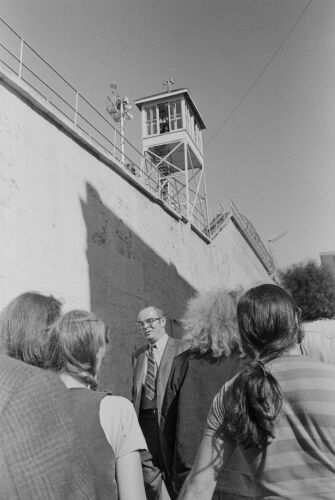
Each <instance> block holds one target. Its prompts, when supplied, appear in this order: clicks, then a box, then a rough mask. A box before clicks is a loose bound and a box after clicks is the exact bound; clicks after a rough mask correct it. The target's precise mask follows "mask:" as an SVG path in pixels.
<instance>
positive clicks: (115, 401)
mask: <svg viewBox="0 0 335 500" xmlns="http://www.w3.org/2000/svg"><path fill="white" fill-rule="evenodd" d="M101 403H104V405H105V406H108V407H110V408H115V409H116V408H117V409H119V410H124V411H135V410H134V406H133V403H131V402H130V401H129V399H127V398H125V397H123V396H114V395H113V394H108V393H106V395H105V397H104V398H103V399H102V401H101Z"/></svg>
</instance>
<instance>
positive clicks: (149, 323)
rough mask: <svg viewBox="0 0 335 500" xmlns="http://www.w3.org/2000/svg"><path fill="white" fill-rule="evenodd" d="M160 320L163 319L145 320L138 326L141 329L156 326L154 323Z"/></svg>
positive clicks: (139, 322) (138, 323)
mask: <svg viewBox="0 0 335 500" xmlns="http://www.w3.org/2000/svg"><path fill="white" fill-rule="evenodd" d="M159 319H162V318H148V319H145V320H144V321H138V322H137V323H136V325H137V326H138V327H139V328H143V327H144V326H145V325H148V326H152V325H153V324H154V322H155V321H158V320H159Z"/></svg>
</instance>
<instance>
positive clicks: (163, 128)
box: [145, 100, 183, 135]
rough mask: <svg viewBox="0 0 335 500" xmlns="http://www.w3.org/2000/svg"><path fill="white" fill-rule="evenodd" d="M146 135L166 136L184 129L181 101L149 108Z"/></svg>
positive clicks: (147, 108) (146, 111) (147, 109)
mask: <svg viewBox="0 0 335 500" xmlns="http://www.w3.org/2000/svg"><path fill="white" fill-rule="evenodd" d="M145 113H146V115H145V116H146V121H145V124H146V134H147V135H155V134H166V133H167V132H173V131H174V130H178V129H182V128H183V115H182V107H181V100H178V101H171V102H162V103H159V104H157V105H152V106H147V107H146V108H145Z"/></svg>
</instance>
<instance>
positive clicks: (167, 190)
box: [0, 18, 208, 237]
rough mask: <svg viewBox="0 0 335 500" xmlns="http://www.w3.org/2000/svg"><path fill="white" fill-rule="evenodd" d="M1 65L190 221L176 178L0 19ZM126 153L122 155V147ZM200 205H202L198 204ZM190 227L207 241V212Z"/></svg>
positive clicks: (195, 212) (182, 188) (196, 216)
mask: <svg viewBox="0 0 335 500" xmlns="http://www.w3.org/2000/svg"><path fill="white" fill-rule="evenodd" d="M0 65H1V66H2V67H3V68H6V70H7V71H9V72H10V73H13V74H14V75H16V76H18V77H19V78H20V81H22V82H24V84H25V85H28V87H29V88H30V89H31V90H33V91H34V92H35V93H37V94H38V96H39V97H40V98H41V99H42V100H44V101H45V104H46V106H47V107H48V109H51V110H55V111H56V112H57V113H60V114H61V116H62V117H63V118H65V119H66V120H67V121H69V122H70V124H71V126H74V127H75V129H76V130H78V131H80V132H81V133H82V134H83V135H84V137H85V136H86V138H87V140H88V141H89V143H90V144H91V145H93V146H95V147H97V148H98V149H100V150H102V151H103V153H104V154H105V155H107V157H110V159H111V160H112V161H114V162H116V163H117V164H118V165H119V166H120V167H121V168H123V169H124V170H125V171H127V172H128V174H129V175H131V176H132V177H133V180H134V181H135V182H136V183H138V184H140V185H141V186H142V188H144V189H145V190H146V191H148V192H149V193H150V194H151V195H152V196H154V197H155V198H156V199H159V200H160V201H161V203H162V204H163V205H165V206H166V207H168V208H169V209H170V210H171V211H172V212H174V213H175V214H176V215H177V216H180V217H186V218H187V214H188V213H189V212H188V209H187V208H186V207H185V203H186V202H187V196H186V194H185V185H184V184H183V183H182V182H181V180H180V179H178V178H175V177H173V176H164V175H162V172H161V171H160V170H159V168H157V167H156V165H155V164H154V163H153V162H152V161H151V160H150V158H148V157H147V156H144V155H143V154H142V152H140V151H139V150H138V149H137V148H136V147H135V146H134V145H133V144H132V143H131V142H130V141H128V140H127V139H126V138H125V137H122V136H121V133H120V130H119V129H118V128H117V127H115V126H114V124H113V123H112V122H111V121H109V119H107V118H106V117H105V116H104V115H103V114H101V113H100V112H99V111H98V110H97V109H96V108H95V107H94V106H92V104H90V103H89V102H88V100H87V99H86V98H85V97H84V96H83V95H82V94H81V93H80V92H79V91H78V90H77V89H76V88H75V87H74V86H73V85H71V83H69V82H68V81H67V80H66V79H65V78H64V77H63V76H62V75H61V74H60V73H58V72H57V71H56V70H55V69H54V68H53V67H52V66H51V65H50V64H49V63H48V62H47V61H46V60H45V59H44V58H43V57H42V56H40V55H39V54H38V53H37V52H36V51H35V50H34V49H33V48H32V47H31V46H30V45H29V44H28V43H27V42H26V41H25V40H23V38H22V37H21V36H20V35H19V34H18V33H17V32H16V31H15V30H14V29H13V28H11V26H9V24H8V23H7V22H6V21H4V20H3V19H2V18H0ZM122 140H123V141H124V144H125V150H124V152H123V151H121V141H122ZM201 203H202V200H200V204H201ZM190 222H191V223H192V224H193V225H194V226H195V227H196V228H197V229H198V230H199V231H200V232H201V233H203V234H204V235H205V236H206V237H208V220H207V219H206V217H205V216H204V211H203V210H199V209H198V208H197V207H195V208H194V210H193V214H192V218H191V219H190Z"/></svg>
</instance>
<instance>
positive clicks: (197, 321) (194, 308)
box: [181, 287, 242, 358]
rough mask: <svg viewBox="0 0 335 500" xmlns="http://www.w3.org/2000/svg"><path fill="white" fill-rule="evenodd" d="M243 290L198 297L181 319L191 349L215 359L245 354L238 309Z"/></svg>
mask: <svg viewBox="0 0 335 500" xmlns="http://www.w3.org/2000/svg"><path fill="white" fill-rule="evenodd" d="M241 295H242V288H241V287H239V288H236V289H233V290H229V289H226V288H218V289H214V290H209V291H205V292H200V293H198V294H197V295H196V296H195V297H194V298H192V299H190V300H189V301H188V304H187V309H186V313H185V314H184V316H183V318H182V319H181V323H182V326H183V329H184V335H183V338H184V339H185V341H186V342H187V344H188V346H189V348H190V349H192V350H195V351H199V352H200V353H202V354H203V353H207V352H210V353H211V355H212V356H213V357H215V358H218V357H220V356H226V357H228V356H230V354H231V353H232V352H233V351H234V352H237V353H241V352H242V351H241V342H240V336H239V333H238V327H237V318H236V308H237V303H238V299H239V297H240V296H241Z"/></svg>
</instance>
